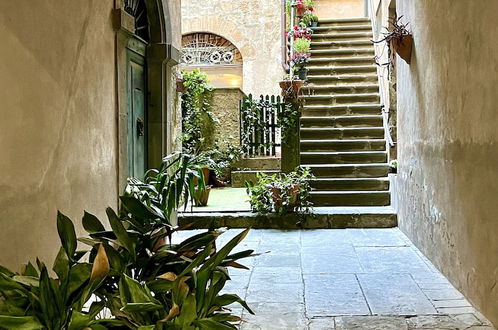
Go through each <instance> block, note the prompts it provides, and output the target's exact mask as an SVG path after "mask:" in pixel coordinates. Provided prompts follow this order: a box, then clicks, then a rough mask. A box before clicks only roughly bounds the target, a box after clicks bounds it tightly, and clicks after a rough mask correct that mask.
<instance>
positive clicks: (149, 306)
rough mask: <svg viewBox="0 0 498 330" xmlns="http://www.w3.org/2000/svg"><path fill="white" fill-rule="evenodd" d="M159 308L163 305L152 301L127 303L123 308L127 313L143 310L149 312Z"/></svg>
mask: <svg viewBox="0 0 498 330" xmlns="http://www.w3.org/2000/svg"><path fill="white" fill-rule="evenodd" d="M159 309H163V305H161V304H155V303H152V302H144V303H127V304H126V305H124V307H123V308H121V310H122V311H123V312H127V313H135V312H138V313H142V312H149V311H156V310H159Z"/></svg>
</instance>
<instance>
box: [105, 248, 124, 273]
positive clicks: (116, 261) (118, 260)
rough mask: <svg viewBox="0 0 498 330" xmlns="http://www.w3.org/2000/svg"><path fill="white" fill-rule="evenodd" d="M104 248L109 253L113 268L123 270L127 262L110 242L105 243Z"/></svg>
mask: <svg viewBox="0 0 498 330" xmlns="http://www.w3.org/2000/svg"><path fill="white" fill-rule="evenodd" d="M104 249H105V253H106V254H107V258H109V263H110V265H111V268H112V269H114V270H116V271H118V272H123V271H124V269H125V264H124V261H123V258H122V257H121V255H120V254H119V253H118V252H117V251H116V250H115V249H114V248H113V247H112V246H110V245H109V244H104Z"/></svg>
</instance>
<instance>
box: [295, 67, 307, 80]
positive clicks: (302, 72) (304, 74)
mask: <svg viewBox="0 0 498 330" xmlns="http://www.w3.org/2000/svg"><path fill="white" fill-rule="evenodd" d="M297 75H298V77H299V79H300V80H306V78H307V77H308V69H306V68H305V67H301V68H299V70H297Z"/></svg>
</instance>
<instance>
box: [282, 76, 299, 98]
mask: <svg viewBox="0 0 498 330" xmlns="http://www.w3.org/2000/svg"><path fill="white" fill-rule="evenodd" d="M296 78H297V77H296ZM303 84H304V81H303V80H298V79H294V77H292V76H291V75H286V76H285V77H284V79H283V80H282V81H280V82H279V85H280V88H281V90H282V95H283V96H285V95H294V96H297V95H298V94H299V91H300V90H301V87H303Z"/></svg>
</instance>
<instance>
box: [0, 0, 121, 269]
mask: <svg viewBox="0 0 498 330" xmlns="http://www.w3.org/2000/svg"><path fill="white" fill-rule="evenodd" d="M113 2H114V1H113V0H98V1H96V0H87V1H83V2H80V1H59V0H44V1H38V2H36V5H35V6H34V5H33V1H28V0H20V1H0V40H2V51H1V52H0V118H1V120H0V132H1V133H0V154H1V156H0V157H1V161H0V228H1V229H0V251H1V252H0V264H3V265H7V266H11V267H15V269H17V266H18V265H19V264H20V263H23V262H26V261H27V260H28V259H31V260H33V259H34V257H35V256H40V257H41V258H43V259H45V260H47V262H48V263H49V264H50V263H51V262H52V260H53V257H54V256H55V253H56V252H57V251H56V250H57V247H58V246H59V240H58V236H57V231H56V212H57V210H58V209H59V210H61V211H62V212H63V213H65V214H67V215H68V216H70V217H71V218H72V219H73V221H75V222H76V223H77V227H78V231H79V230H80V229H81V228H80V224H79V223H80V222H81V216H82V214H83V210H87V211H88V212H92V213H94V214H96V215H98V216H102V217H103V215H104V214H105V212H104V211H105V207H106V206H112V207H116V206H117V200H116V196H117V174H116V172H117V170H116V166H117V165H116V162H117V160H116V152H117V150H116V148H117V143H116V140H117V131H116V104H115V90H114V88H115V84H114V72H115V69H114V64H115V63H114V32H113V29H112V22H111V10H112V8H113Z"/></svg>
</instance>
